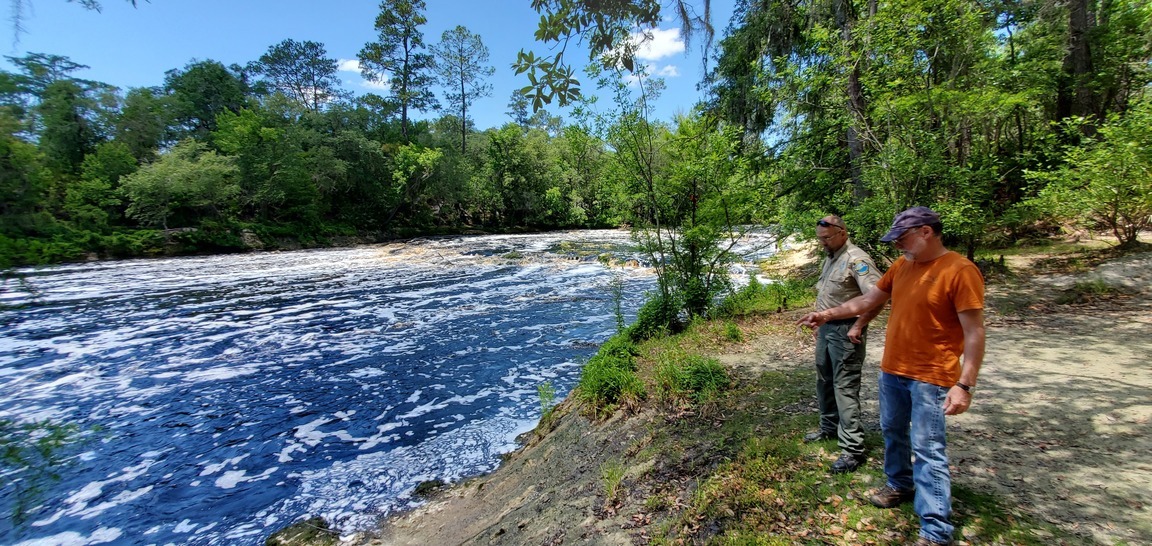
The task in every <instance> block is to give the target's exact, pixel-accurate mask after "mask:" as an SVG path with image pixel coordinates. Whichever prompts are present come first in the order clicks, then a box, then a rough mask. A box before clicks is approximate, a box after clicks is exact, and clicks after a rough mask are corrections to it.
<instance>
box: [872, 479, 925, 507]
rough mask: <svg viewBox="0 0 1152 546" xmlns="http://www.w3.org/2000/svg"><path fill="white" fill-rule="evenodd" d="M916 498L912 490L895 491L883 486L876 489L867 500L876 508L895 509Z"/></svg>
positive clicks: (890, 487) (892, 488)
mask: <svg viewBox="0 0 1152 546" xmlns="http://www.w3.org/2000/svg"><path fill="white" fill-rule="evenodd" d="M915 497H916V491H915V490H914V489H896V488H894V487H892V486H889V485H885V486H884V487H881V488H880V489H877V490H876V492H875V493H873V494H872V496H871V497H869V498H868V500H870V501H872V505H873V506H875V507H877V508H896V507H897V506H900V505H901V504H904V503H906V502H911V501H912V499H914V498H915Z"/></svg>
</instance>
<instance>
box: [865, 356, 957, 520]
mask: <svg viewBox="0 0 1152 546" xmlns="http://www.w3.org/2000/svg"><path fill="white" fill-rule="evenodd" d="M879 384H880V385H879V386H880V427H881V429H882V430H883V431H884V473H885V474H887V475H888V486H889V487H894V488H896V489H903V490H909V489H913V488H915V489H916V498H915V500H914V501H913V504H912V506H913V507H914V508H915V509H916V513H917V514H918V515H919V516H920V536H923V537H926V538H928V539H929V540H932V541H935V542H944V543H947V542H949V541H951V540H952V530H953V527H952V521H951V519H950V518H951V517H952V474H951V473H950V472H949V471H948V454H947V447H948V442H947V439H946V438H945V436H944V397H945V396H946V395H947V394H948V389H946V388H944V387H940V386H937V385H933V384H931V383H924V382H922V381H917V380H915V379H909V378H907V377H901V376H899V375H892V374H887V373H884V372H880V380H879ZM913 455H915V461H914V462H913Z"/></svg>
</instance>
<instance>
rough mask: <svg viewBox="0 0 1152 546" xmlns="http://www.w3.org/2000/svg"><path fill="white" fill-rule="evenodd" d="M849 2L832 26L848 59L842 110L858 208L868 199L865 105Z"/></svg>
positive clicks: (840, 6)
mask: <svg viewBox="0 0 1152 546" xmlns="http://www.w3.org/2000/svg"><path fill="white" fill-rule="evenodd" d="M849 2H850V0H841V1H840V2H838V3H837V5H836V23H837V24H838V25H839V27H840V37H841V39H842V40H843V41H844V48H845V50H846V51H848V55H849V56H850V60H849V62H850V63H851V66H849V67H848V83H847V85H846V89H845V97H846V103H847V104H846V106H847V108H848V129H847V131H846V133H845V135H844V136H845V140H846V141H847V145H848V173H849V180H850V181H851V184H852V202H853V204H856V205H859V204H860V203H862V202H863V201H864V200H865V199H867V198H868V197H869V192H868V188H866V187H865V186H864V178H863V167H862V164H863V161H864V143H863V142H861V141H860V133H859V129H858V127H862V126H864V124H865V112H866V111H867V110H866V109H867V104H866V102H865V100H864V91H863V89H862V87H861V85H860V67H859V65H858V64H856V61H857V59H856V55H855V52H856V46H855V44H853V43H852V25H853V23H855V22H856V15H855V13H854V12H853V9H852V5H851V4H850V3H849Z"/></svg>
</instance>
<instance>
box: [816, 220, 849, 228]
mask: <svg viewBox="0 0 1152 546" xmlns="http://www.w3.org/2000/svg"><path fill="white" fill-rule="evenodd" d="M816 225H818V226H820V227H834V228H840V229H844V226H838V225H836V224H833V223H832V222H828V221H826V220H816Z"/></svg>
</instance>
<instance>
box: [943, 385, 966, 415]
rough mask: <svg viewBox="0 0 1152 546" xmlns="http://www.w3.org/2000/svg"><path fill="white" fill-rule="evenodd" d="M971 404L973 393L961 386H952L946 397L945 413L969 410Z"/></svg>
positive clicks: (950, 413) (958, 413)
mask: <svg viewBox="0 0 1152 546" xmlns="http://www.w3.org/2000/svg"><path fill="white" fill-rule="evenodd" d="M971 405H972V393H970V392H968V391H966V390H964V389H961V388H960V387H952V388H951V389H948V395H947V396H945V397H944V415H960V414H961V413H964V412H966V411H968V407H969V406H971Z"/></svg>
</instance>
